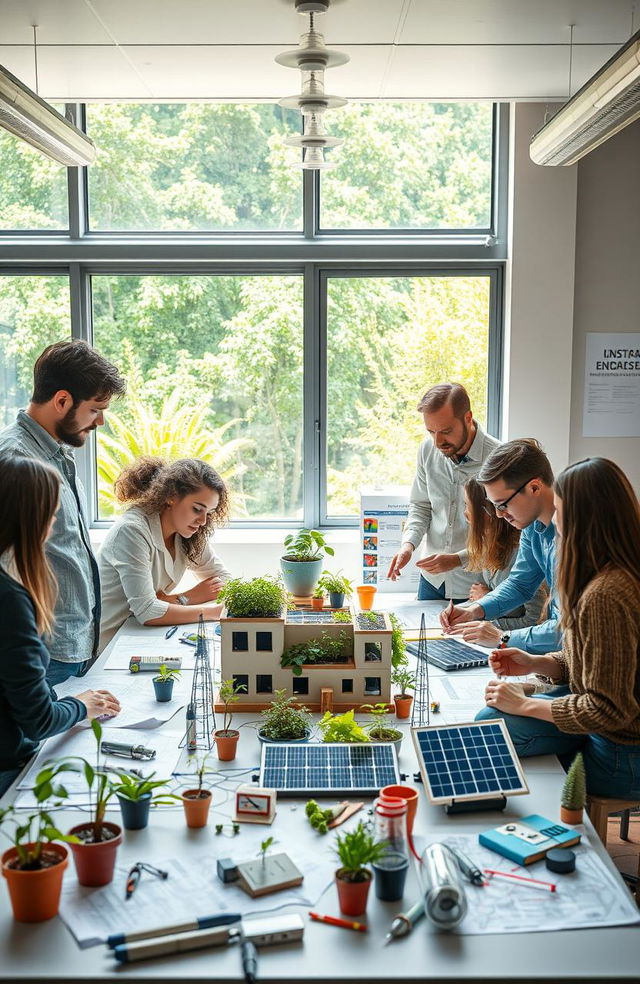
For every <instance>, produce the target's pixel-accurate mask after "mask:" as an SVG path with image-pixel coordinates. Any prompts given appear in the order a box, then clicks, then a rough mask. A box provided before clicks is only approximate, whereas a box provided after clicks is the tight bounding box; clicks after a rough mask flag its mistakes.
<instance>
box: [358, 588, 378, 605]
mask: <svg viewBox="0 0 640 984" xmlns="http://www.w3.org/2000/svg"><path fill="white" fill-rule="evenodd" d="M356 591H357V592H358V601H359V602H360V610H361V611H363V612H370V611H371V609H372V608H373V599H374V598H375V596H376V589H375V585H373V584H359V585H358V587H357V588H356Z"/></svg>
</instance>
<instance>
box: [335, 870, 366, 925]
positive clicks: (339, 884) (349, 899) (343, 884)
mask: <svg viewBox="0 0 640 984" xmlns="http://www.w3.org/2000/svg"><path fill="white" fill-rule="evenodd" d="M341 870H342V869H338V871H336V888H337V889H338V902H339V904H340V912H343V913H344V914H345V916H361V915H362V914H363V912H365V911H366V908H367V899H368V897H369V889H370V888H371V872H370V871H367V876H368V877H367V878H366V879H364V880H363V881H346V879H344V878H341V877H340V871H341Z"/></svg>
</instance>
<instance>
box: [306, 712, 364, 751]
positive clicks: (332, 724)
mask: <svg viewBox="0 0 640 984" xmlns="http://www.w3.org/2000/svg"><path fill="white" fill-rule="evenodd" d="M318 727H319V728H320V733H321V734H322V740H323V741H343V742H357V743H362V742H367V741H370V740H371V739H370V738H369V735H368V734H367V733H366V731H365V730H364V728H362V727H361V726H360V725H359V724H358V723H357V721H356V719H355V712H354V711H353V710H350V711H345V712H344V714H335V715H334V714H332V713H331V711H327V712H326V714H325V715H324V717H322V718H321V719H320V721H319V722H318Z"/></svg>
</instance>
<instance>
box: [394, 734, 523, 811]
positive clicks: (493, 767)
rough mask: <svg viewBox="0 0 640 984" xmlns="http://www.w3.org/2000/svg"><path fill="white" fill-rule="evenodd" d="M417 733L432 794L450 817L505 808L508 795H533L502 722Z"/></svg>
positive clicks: (425, 778)
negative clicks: (460, 812)
mask: <svg viewBox="0 0 640 984" xmlns="http://www.w3.org/2000/svg"><path fill="white" fill-rule="evenodd" d="M412 735H413V743H414V745H415V749H416V754H417V756H418V763H419V765H420V773H421V775H422V781H423V783H424V788H425V791H426V793H427V796H428V797H429V799H430V800H431V802H432V803H439V804H441V805H443V806H444V807H445V809H446V812H448V813H453V812H457V809H455V807H456V806H457V807H458V809H459V810H463V809H464V810H467V809H481V808H482V809H489V808H493V809H495V808H497V809H503V808H504V806H505V805H506V799H505V797H506V796H514V795H518V794H521V793H528V792H529V787H528V786H527V783H526V780H525V778H524V773H523V771H522V766H521V765H520V760H519V759H518V756H517V754H516V751H515V748H514V747H513V742H512V741H511V736H510V735H509V732H508V731H507V727H506V725H505V723H504V721H502V720H495V721H473V722H471V723H469V724H447V725H440V724H438V725H432V726H430V727H424V728H414V729H413V731H412Z"/></svg>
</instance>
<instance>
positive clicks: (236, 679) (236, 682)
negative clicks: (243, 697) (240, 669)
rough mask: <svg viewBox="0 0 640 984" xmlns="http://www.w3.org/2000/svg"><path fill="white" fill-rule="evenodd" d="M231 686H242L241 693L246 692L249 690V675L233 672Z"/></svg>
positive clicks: (236, 688) (235, 687) (236, 687)
mask: <svg viewBox="0 0 640 984" xmlns="http://www.w3.org/2000/svg"><path fill="white" fill-rule="evenodd" d="M233 686H234V689H235V690H238V688H239V687H244V690H242V691H241V693H243V694H246V693H248V692H249V677H248V675H247V674H246V673H234V674H233Z"/></svg>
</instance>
